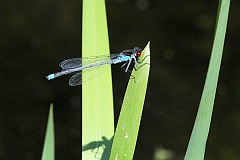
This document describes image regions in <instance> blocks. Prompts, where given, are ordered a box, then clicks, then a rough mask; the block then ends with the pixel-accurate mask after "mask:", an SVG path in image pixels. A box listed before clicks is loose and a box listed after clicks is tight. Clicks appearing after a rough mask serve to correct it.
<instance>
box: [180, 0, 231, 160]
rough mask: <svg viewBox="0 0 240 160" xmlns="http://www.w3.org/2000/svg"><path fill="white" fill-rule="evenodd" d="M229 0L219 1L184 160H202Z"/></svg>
mask: <svg viewBox="0 0 240 160" xmlns="http://www.w3.org/2000/svg"><path fill="white" fill-rule="evenodd" d="M229 7H230V0H220V3H219V9H218V17H217V23H216V31H215V37H214V42H213V48H212V55H211V59H210V63H209V68H208V72H207V77H206V81H205V85H204V89H203V93H202V98H201V101H200V105H199V109H198V113H197V117H196V120H195V124H194V128H193V131H192V135H191V138H190V142H189V144H188V148H187V152H186V155H185V158H184V159H185V160H203V159H204V153H205V148H206V141H207V137H208V133H209V128H210V123H211V117H212V111H213V106H214V99H215V94H216V88H217V82H218V76H219V70H220V65H221V59H222V52H223V46H224V39H225V33H226V28H227V20H228V13H229Z"/></svg>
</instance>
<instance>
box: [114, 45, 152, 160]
mask: <svg viewBox="0 0 240 160" xmlns="http://www.w3.org/2000/svg"><path fill="white" fill-rule="evenodd" d="M144 57H146V58H145V59H144V61H143V62H142V64H141V65H142V66H141V67H140V68H139V69H138V70H137V71H133V72H132V76H134V77H135V78H132V79H130V81H129V83H128V87H127V90H126V94H125V97H124V101H123V105H122V109H121V113H120V117H119V120H118V124H117V129H116V132H115V135H114V141H113V146H112V151H111V156H110V160H132V159H133V154H134V150H135V145H136V141H137V136H138V130H139V126H140V121H141V116H142V110H143V105H144V99H145V96H146V90H147V83H148V76H149V70H150V42H149V43H148V44H147V46H146V47H145V49H144V50H143V52H142V56H141V58H142V59H143V58H144Z"/></svg>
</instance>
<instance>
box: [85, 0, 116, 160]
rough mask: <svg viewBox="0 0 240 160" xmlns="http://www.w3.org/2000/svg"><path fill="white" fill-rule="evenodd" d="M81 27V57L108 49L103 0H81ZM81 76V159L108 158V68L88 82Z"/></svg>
mask: <svg viewBox="0 0 240 160" xmlns="http://www.w3.org/2000/svg"><path fill="white" fill-rule="evenodd" d="M82 29H83V30H82V57H90V56H99V55H104V54H108V53H110V52H109V42H108V29H107V19H106V9H105V0H97V1H96V0H84V1H83V18H82ZM83 64H84V61H83ZM96 75H97V74H96ZM82 80H83V84H82V159H83V160H93V159H98V160H99V159H102V160H108V159H109V154H110V148H111V143H112V141H111V140H112V137H113V134H114V117H113V95H112V79H111V68H110V67H108V69H107V70H106V71H104V72H101V74H99V75H97V76H96V78H93V79H92V80H90V81H89V82H87V83H85V82H86V81H87V80H89V79H86V78H85V76H84V73H83V75H82Z"/></svg>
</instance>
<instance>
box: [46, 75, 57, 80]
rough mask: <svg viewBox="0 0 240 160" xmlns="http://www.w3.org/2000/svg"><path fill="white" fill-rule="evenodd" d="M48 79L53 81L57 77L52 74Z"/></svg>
mask: <svg viewBox="0 0 240 160" xmlns="http://www.w3.org/2000/svg"><path fill="white" fill-rule="evenodd" d="M46 78H47V79H48V80H51V79H54V78H55V75H54V74H50V75H48V76H46Z"/></svg>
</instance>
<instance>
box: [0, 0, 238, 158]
mask: <svg viewBox="0 0 240 160" xmlns="http://www.w3.org/2000/svg"><path fill="white" fill-rule="evenodd" d="M106 8H107V18H108V27H109V40H110V47H111V48H110V49H111V52H113V53H116V52H119V51H121V50H123V49H126V48H132V47H134V46H141V47H144V46H145V45H146V44H147V42H148V41H149V40H150V41H151V73H150V79H149V87H148V90H147V97H146V101H145V108H144V112H143V117H142V122H141V128H140V132H139V138H138V142H137V148H136V152H135V156H134V159H135V160H147V159H149V160H150V159H153V157H154V154H155V152H154V151H155V150H156V149H157V148H163V149H166V150H168V151H170V153H172V154H173V156H172V158H171V159H182V158H183V156H184V154H185V151H186V148H187V145H188V141H189V138H190V135H191V131H192V127H193V124H194V119H195V116H196V112H197V109H198V104H199V101H200V97H201V93H202V89H203V85H204V80H205V77H206V72H207V67H208V62H209V58H210V53H211V47H212V42H213V36H214V29H215V22H216V14H217V8H218V1H209V0H164V1H163V0H107V1H106ZM81 16H82V2H81V1H80V0H52V1H46V0H35V1H30V0H18V1H17V0H8V1H7V0H5V1H4V0H3V1H1V5H0V19H1V22H0V60H1V61H0V62H1V67H0V69H1V79H0V86H1V89H0V95H1V99H0V128H1V131H0V159H4V160H8V159H9V160H13V159H24V160H33V159H40V158H41V153H42V148H43V142H44V136H45V130H46V124H47V117H48V111H49V104H50V103H51V102H54V105H55V107H54V118H55V136H56V159H57V160H66V159H73V160H75V159H81V86H79V87H69V86H68V84H67V81H68V79H69V77H70V76H64V77H61V78H58V79H56V80H53V81H47V80H46V78H45V75H47V74H49V73H51V72H54V71H58V70H60V68H59V67H58V63H59V62H61V61H62V60H64V59H67V58H72V57H80V56H81V36H82V35H81V32H82V26H81V20H82V19H81ZM239 28H240V1H237V0H232V2H231V8H230V14H229V22H228V28H227V34H226V41H225V48H224V54H223V60H222V66H221V72H220V77H219V83H218V89H217V95H216V101H215V107H214V113H213V117H212V123H211V129H210V134H209V138H208V142H207V148H206V155H205V158H206V159H207V160H226V159H227V160H238V159H240V153H239V150H240V136H239V135H240V64H239V62H240V45H239V42H240V29H239ZM112 71H113V89H114V105H115V113H116V120H117V117H118V114H119V111H120V107H121V103H122V101H123V96H124V92H125V88H126V86H127V81H128V78H129V76H127V75H125V74H124V72H123V71H122V70H121V69H120V66H118V65H116V66H113V67H112Z"/></svg>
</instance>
